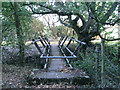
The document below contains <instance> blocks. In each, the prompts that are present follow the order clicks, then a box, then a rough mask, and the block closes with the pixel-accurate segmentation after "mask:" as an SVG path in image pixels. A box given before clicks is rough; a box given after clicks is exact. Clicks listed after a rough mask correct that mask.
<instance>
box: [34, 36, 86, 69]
mask: <svg viewBox="0 0 120 90" xmlns="http://www.w3.org/2000/svg"><path fill="white" fill-rule="evenodd" d="M32 41H33V42H32V44H35V46H36V48H37V49H38V51H39V52H40V58H43V59H46V64H45V65H44V69H46V67H47V62H48V59H51V58H54V59H58V58H61V59H65V60H66V62H67V64H68V65H69V67H70V68H71V69H73V67H72V65H71V64H70V60H69V59H72V58H77V55H76V53H77V51H78V50H79V47H80V46H81V45H86V43H84V42H81V41H79V40H76V39H74V38H70V37H68V36H62V37H61V38H60V40H59V42H58V47H59V49H60V51H61V53H62V54H63V56H49V55H50V41H49V40H48V38H47V37H45V36H44V37H41V38H38V40H34V39H33V40H32ZM38 41H40V42H41V44H42V46H43V47H44V48H43V50H41V49H40V47H39V46H38V44H37V42H38ZM66 41H67V45H65V44H66ZM72 41H75V42H76V43H78V44H77V46H76V48H75V50H74V51H73V52H72V51H71V50H70V49H69V48H68V47H69V45H70V44H71V42H72ZM65 50H67V51H68V52H69V53H70V55H69V56H68V55H66V54H65Z"/></svg>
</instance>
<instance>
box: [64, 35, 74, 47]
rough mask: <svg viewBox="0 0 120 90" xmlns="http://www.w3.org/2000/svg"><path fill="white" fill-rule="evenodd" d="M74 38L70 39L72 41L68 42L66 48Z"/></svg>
mask: <svg viewBox="0 0 120 90" xmlns="http://www.w3.org/2000/svg"><path fill="white" fill-rule="evenodd" d="M72 39H73V37H72V38H71V39H70V41H69V42H68V44H67V45H66V47H68V46H69V45H70V43H71V41H72Z"/></svg>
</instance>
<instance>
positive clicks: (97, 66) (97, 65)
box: [95, 45, 99, 86]
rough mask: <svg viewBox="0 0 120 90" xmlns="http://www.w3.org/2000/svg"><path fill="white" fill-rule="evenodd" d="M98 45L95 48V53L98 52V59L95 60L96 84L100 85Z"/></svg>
mask: <svg viewBox="0 0 120 90" xmlns="http://www.w3.org/2000/svg"><path fill="white" fill-rule="evenodd" d="M98 48H99V47H98V45H97V46H96V49H95V53H96V61H95V73H96V82H97V83H96V86H98V85H99V82H98V80H99V76H98V75H99V73H98V72H99V71H98V68H99V50H98Z"/></svg>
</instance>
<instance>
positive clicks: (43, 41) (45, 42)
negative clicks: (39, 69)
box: [32, 36, 50, 69]
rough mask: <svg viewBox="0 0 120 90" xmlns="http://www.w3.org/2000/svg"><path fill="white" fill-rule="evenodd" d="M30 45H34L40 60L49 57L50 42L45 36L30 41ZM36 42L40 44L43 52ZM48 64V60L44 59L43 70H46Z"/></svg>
mask: <svg viewBox="0 0 120 90" xmlns="http://www.w3.org/2000/svg"><path fill="white" fill-rule="evenodd" d="M32 41H33V42H32V44H34V45H35V46H36V48H37V50H38V51H39V52H40V58H41V57H43V56H44V55H46V56H47V57H48V56H49V55H50V41H49V40H48V38H47V37H46V36H41V37H39V38H38V40H35V39H32ZM37 42H40V43H41V44H42V47H43V50H41V49H40V47H39V45H38V44H37ZM47 64H48V58H45V65H44V69H46V68H47Z"/></svg>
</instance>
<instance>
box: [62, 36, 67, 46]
mask: <svg viewBox="0 0 120 90" xmlns="http://www.w3.org/2000/svg"><path fill="white" fill-rule="evenodd" d="M67 38H68V36H66V37H65V39H64V41H63V43H62V45H61V47H62V46H63V44H64V43H65V41H66V40H67Z"/></svg>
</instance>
